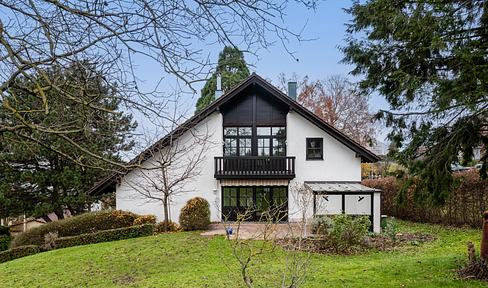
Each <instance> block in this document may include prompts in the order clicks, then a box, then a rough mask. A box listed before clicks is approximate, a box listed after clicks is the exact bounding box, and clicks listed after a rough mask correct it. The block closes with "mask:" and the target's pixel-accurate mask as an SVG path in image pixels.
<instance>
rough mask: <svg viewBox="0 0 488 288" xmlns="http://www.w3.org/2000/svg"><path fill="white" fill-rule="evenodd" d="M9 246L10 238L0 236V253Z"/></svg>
mask: <svg viewBox="0 0 488 288" xmlns="http://www.w3.org/2000/svg"><path fill="white" fill-rule="evenodd" d="M9 246H10V236H7V235H0V251H5V250H7V249H8V247H9Z"/></svg>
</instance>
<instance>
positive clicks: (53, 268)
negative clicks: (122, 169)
mask: <svg viewBox="0 0 488 288" xmlns="http://www.w3.org/2000/svg"><path fill="white" fill-rule="evenodd" d="M399 222H400V232H402V233H421V234H428V235H432V236H435V237H436V240H435V241H433V242H427V243H420V245H418V244H419V243H411V244H412V245H407V246H404V247H402V248H396V249H395V250H394V251H391V250H390V251H387V252H381V253H378V252H376V253H373V252H368V253H363V254H360V255H348V256H338V255H313V260H314V262H313V263H314V265H315V267H317V268H319V269H318V271H317V272H316V273H315V274H313V275H312V276H310V277H308V278H307V279H306V281H305V283H304V285H303V286H304V287H324V286H332V287H467V286H469V287H484V286H487V285H486V284H485V283H483V282H476V281H471V282H466V281H463V280H460V279H455V277H454V276H455V269H457V268H459V265H461V264H462V263H465V262H466V261H467V252H466V251H467V249H466V241H468V240H469V241H473V242H475V244H476V248H477V249H478V250H479V241H480V240H481V231H479V230H472V229H460V228H446V227H441V226H437V225H429V224H417V223H411V222H405V221H399ZM478 252H479V251H478ZM285 255H286V253H285V251H284V250H281V249H279V250H277V254H276V256H270V257H267V259H266V260H265V262H264V263H263V264H261V263H260V264H259V265H257V266H255V267H253V269H252V270H251V271H249V272H250V274H251V277H254V278H253V281H254V282H253V285H255V287H270V286H274V285H273V283H275V281H278V279H279V278H280V276H281V275H283V267H284V264H283V263H284V261H285V260H286V257H285ZM225 263H227V264H228V265H229V266H230V267H227V266H226V265H225ZM229 268H230V269H229ZM234 268H236V261H235V260H234V258H233V256H232V251H231V250H230V248H229V245H228V243H227V242H226V239H225V238H224V236H214V237H202V236H200V235H199V234H198V233H196V232H182V233H174V234H164V235H159V236H151V237H145V238H137V239H129V240H123V241H118V242H111V243H101V244H94V245H86V246H79V247H73V248H67V249H60V250H55V251H50V252H45V253H40V254H37V255H33V256H29V257H25V258H21V259H17V260H14V261H11V262H6V263H2V264H0V270H1V271H2V273H0V283H2V284H1V286H2V287H85V286H86V287H120V286H123V287H235V286H236V281H239V280H240V279H239V274H238V273H236V272H233V271H231V270H234ZM235 271H238V270H237V269H235ZM236 279H237V280H236ZM240 283H241V282H239V284H238V286H239V287H242V286H243V285H242V284H240Z"/></svg>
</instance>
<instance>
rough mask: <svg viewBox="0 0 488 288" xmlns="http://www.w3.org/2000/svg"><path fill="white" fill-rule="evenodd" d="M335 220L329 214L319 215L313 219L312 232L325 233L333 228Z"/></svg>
mask: <svg viewBox="0 0 488 288" xmlns="http://www.w3.org/2000/svg"><path fill="white" fill-rule="evenodd" d="M333 225H334V222H333V221H332V219H331V218H330V217H329V216H327V215H318V216H317V217H315V219H313V221H312V232H313V233H316V234H324V232H325V231H327V230H328V229H330V228H332V226H333Z"/></svg>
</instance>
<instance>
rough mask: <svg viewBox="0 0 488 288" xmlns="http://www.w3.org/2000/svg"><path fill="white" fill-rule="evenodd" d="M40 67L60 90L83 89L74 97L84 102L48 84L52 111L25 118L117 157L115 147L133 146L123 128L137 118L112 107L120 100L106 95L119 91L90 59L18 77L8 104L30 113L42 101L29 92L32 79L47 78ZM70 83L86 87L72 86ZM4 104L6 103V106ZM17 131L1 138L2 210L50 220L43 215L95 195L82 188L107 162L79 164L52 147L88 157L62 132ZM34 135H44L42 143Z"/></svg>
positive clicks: (76, 210)
mask: <svg viewBox="0 0 488 288" xmlns="http://www.w3.org/2000/svg"><path fill="white" fill-rule="evenodd" d="M43 73H44V74H49V77H48V78H49V79H56V81H57V82H58V83H57V84H58V85H53V86H52V87H54V86H57V87H59V86H60V85H62V86H64V88H65V89H63V91H65V92H66V91H69V93H71V94H73V95H75V94H77V93H80V91H84V92H83V93H84V95H77V97H76V98H83V99H84V100H85V102H84V103H85V104H82V103H79V102H78V101H69V100H67V97H64V96H65V95H63V97H61V96H60V95H59V91H58V90H55V89H46V90H44V95H45V97H46V99H47V101H48V103H50V105H51V107H49V109H50V113H48V114H42V113H39V114H36V115H38V118H36V119H29V120H30V121H32V122H33V123H38V124H40V125H41V124H42V125H43V126H45V127H53V129H58V130H64V129H69V130H70V133H69V134H68V135H69V137H70V140H72V141H73V142H75V143H77V144H78V145H80V146H81V148H82V149H84V150H86V151H89V152H92V153H95V154H96V155H100V156H102V157H105V158H106V159H111V161H114V162H121V159H120V157H119V153H120V152H121V151H128V150H129V149H130V148H131V147H132V146H133V142H132V141H130V136H128V135H127V133H128V132H130V131H132V130H133V129H135V127H136V126H137V124H136V123H134V122H133V120H132V115H125V114H123V113H122V112H118V113H113V112H114V111H115V112H117V111H118V110H119V107H118V106H119V104H120V100H119V99H117V97H107V95H117V91H114V89H113V88H109V87H108V85H106V84H104V80H103V76H102V75H100V74H98V73H97V71H96V66H95V65H94V64H89V63H86V62H75V63H73V64H72V65H71V67H70V69H68V70H67V71H60V70H59V69H52V70H49V71H42V72H40V73H39V74H37V75H31V76H30V77H25V78H21V79H20V80H19V81H18V82H17V87H18V88H17V90H18V91H15V93H14V94H15V95H16V97H15V99H6V100H7V101H8V102H9V107H11V109H15V110H16V111H19V112H20V113H23V112H22V111H25V113H30V115H34V113H32V111H35V110H38V109H39V107H42V106H43V105H45V102H44V101H43V99H42V98H41V97H38V94H36V93H31V91H35V82H41V83H42V82H43V81H45V80H44V79H46V77H44V76H43V75H41V74H43ZM32 78H35V81H32ZM60 83H62V84H60ZM43 84H46V83H43ZM47 86H49V85H43V87H47ZM70 86H71V87H84V88H86V89H82V90H80V89H76V88H73V89H70V88H69V87H70ZM24 88H28V89H24ZM86 103H93V104H96V105H97V107H100V108H101V109H100V110H93V109H87V108H86ZM3 109H6V108H5V106H3ZM4 112H5V111H0V117H2V118H3V119H1V121H7V120H6V117H3V116H2V115H4ZM8 121H12V120H11V118H10V119H9V120H8ZM18 121H20V120H18ZM11 124H12V125H15V123H11ZM63 125H64V127H63ZM18 132H19V131H13V132H7V133H4V134H3V138H2V139H0V149H1V151H2V152H1V154H0V213H1V214H2V215H0V216H1V217H5V216H18V215H19V214H21V213H26V215H28V216H34V217H36V218H37V217H42V218H44V219H45V220H46V221H49V218H48V217H47V215H49V214H51V213H55V214H56V215H57V216H58V218H59V219H62V218H64V211H66V210H68V211H69V212H70V213H71V215H76V214H80V213H83V212H84V211H86V210H87V208H88V205H90V204H91V203H92V202H93V201H94V200H95V199H93V198H88V197H87V196H85V194H84V191H86V190H88V189H89V188H91V187H92V186H93V183H95V182H96V181H98V180H101V179H102V178H103V177H105V176H106V175H107V173H108V172H109V170H110V168H112V167H110V165H109V164H108V162H106V161H102V160H101V159H98V160H97V159H96V158H95V159H92V160H91V161H90V163H92V166H90V167H83V168H82V167H81V166H78V165H76V164H74V163H73V161H71V160H69V159H68V158H66V157H63V156H62V155H60V154H59V153H58V152H55V151H54V150H56V151H61V152H62V153H66V154H67V155H76V156H77V157H86V155H83V154H80V152H77V151H79V150H80V149H79V148H78V147H73V143H72V142H69V141H67V139H66V138H64V137H66V135H64V137H62V136H61V135H58V134H56V133H52V134H47V133H42V132H40V131H38V130H36V129H25V130H22V133H18ZM38 139H42V140H43V141H42V145H41V144H40V142H39V141H37V140H38Z"/></svg>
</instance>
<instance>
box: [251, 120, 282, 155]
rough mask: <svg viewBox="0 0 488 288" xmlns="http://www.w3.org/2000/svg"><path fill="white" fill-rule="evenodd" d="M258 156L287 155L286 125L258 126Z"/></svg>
mask: <svg viewBox="0 0 488 288" xmlns="http://www.w3.org/2000/svg"><path fill="white" fill-rule="evenodd" d="M257 138H258V156H285V155H286V153H285V140H286V133H285V127H281V126H280V127H257Z"/></svg>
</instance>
